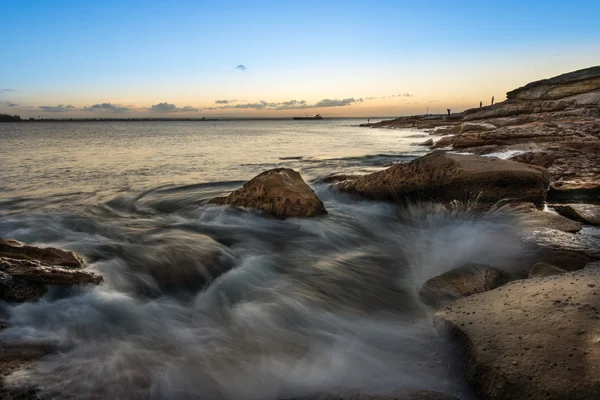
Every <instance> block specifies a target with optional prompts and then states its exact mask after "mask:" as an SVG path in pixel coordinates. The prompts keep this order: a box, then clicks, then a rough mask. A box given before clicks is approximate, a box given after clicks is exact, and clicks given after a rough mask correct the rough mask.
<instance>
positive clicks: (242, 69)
mask: <svg viewBox="0 0 600 400" xmlns="http://www.w3.org/2000/svg"><path fill="white" fill-rule="evenodd" d="M235 69H237V70H239V71H242V72H244V71H245V70H247V69H248V68H246V66H245V65H243V64H240V65H238V66H237V67H235Z"/></svg>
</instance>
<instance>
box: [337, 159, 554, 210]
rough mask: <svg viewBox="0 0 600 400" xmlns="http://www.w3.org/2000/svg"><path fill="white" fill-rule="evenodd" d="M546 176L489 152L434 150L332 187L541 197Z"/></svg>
mask: <svg viewBox="0 0 600 400" xmlns="http://www.w3.org/2000/svg"><path fill="white" fill-rule="evenodd" d="M548 184H549V178H548V173H547V172H546V170H544V169H543V168H541V167H537V166H530V165H526V164H522V163H518V162H514V161H507V160H500V159H497V158H493V157H480V156H475V155H459V154H450V153H445V152H443V151H436V152H433V153H430V154H428V155H426V156H424V157H421V158H418V159H416V160H413V161H411V162H409V163H405V164H397V165H394V166H392V167H390V168H388V169H385V170H383V171H379V172H375V173H373V174H369V175H365V176H363V177H361V178H358V179H355V180H352V181H346V182H340V183H338V184H337V185H336V187H337V188H338V189H339V190H341V191H344V192H349V193H354V194H357V195H360V196H362V197H366V198H370V199H376V200H389V201H396V200H399V199H403V198H407V199H412V200H429V199H431V200H438V201H452V200H464V201H469V200H478V201H479V202H481V203H494V202H496V201H498V200H501V199H511V200H522V201H532V202H534V203H538V204H539V203H542V202H543V201H544V199H545V197H546V191H547V189H548Z"/></svg>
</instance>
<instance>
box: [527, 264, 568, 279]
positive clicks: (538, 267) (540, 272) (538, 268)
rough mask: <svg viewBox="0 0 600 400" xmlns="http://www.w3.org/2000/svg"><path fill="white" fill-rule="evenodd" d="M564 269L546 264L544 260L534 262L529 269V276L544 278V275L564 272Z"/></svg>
mask: <svg viewBox="0 0 600 400" xmlns="http://www.w3.org/2000/svg"><path fill="white" fill-rule="evenodd" d="M565 272H567V271H565V270H564V269H562V268H558V267H557V266H555V265H552V264H548V263H545V262H539V263H535V264H534V265H533V267H531V270H530V271H529V277H530V278H544V277H546V276H552V275H558V274H564V273H565Z"/></svg>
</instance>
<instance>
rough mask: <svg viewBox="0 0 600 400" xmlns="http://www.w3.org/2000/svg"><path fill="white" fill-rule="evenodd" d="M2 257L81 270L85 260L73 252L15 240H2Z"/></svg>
mask: <svg viewBox="0 0 600 400" xmlns="http://www.w3.org/2000/svg"><path fill="white" fill-rule="evenodd" d="M0 256H1V257H8V258H20V259H25V260H38V261H40V262H42V263H44V264H48V265H60V266H63V267H73V268H81V267H82V266H83V260H82V259H81V257H80V256H79V255H77V254H75V253H73V252H72V251H68V250H62V249H57V248H54V247H35V246H29V245H27V244H25V243H22V242H19V241H18V240H14V239H4V238H0Z"/></svg>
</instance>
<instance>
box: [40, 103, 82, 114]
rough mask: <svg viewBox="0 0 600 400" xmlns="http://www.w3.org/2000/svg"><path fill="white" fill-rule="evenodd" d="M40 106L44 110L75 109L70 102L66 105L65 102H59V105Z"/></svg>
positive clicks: (63, 110) (62, 110)
mask: <svg viewBox="0 0 600 400" xmlns="http://www.w3.org/2000/svg"><path fill="white" fill-rule="evenodd" d="M38 108H39V109H40V110H42V111H43V112H67V111H71V110H74V109H75V107H73V106H72V105H70V104H67V105H66V106H65V105H64V104H59V105H57V106H39V107H38Z"/></svg>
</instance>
